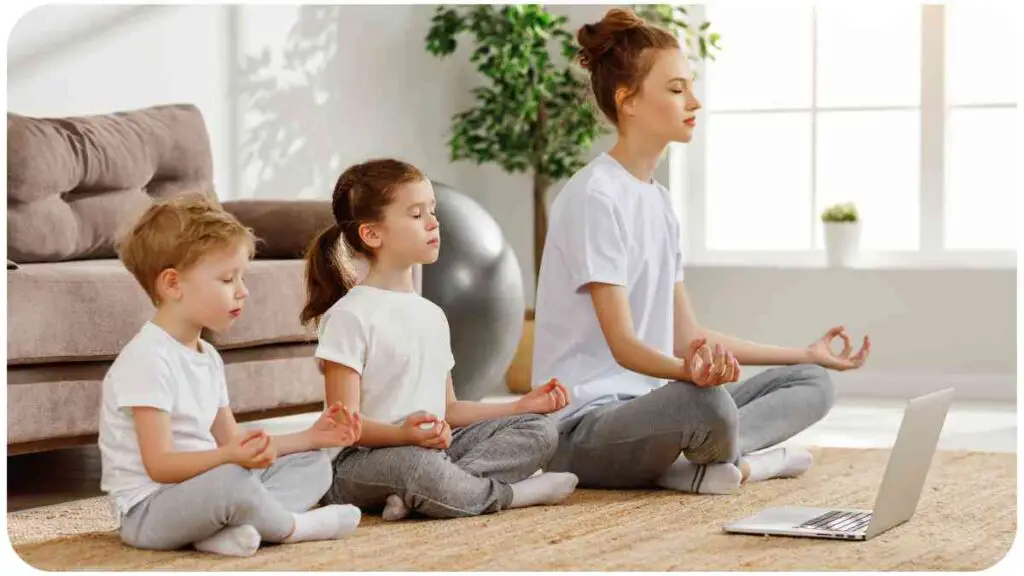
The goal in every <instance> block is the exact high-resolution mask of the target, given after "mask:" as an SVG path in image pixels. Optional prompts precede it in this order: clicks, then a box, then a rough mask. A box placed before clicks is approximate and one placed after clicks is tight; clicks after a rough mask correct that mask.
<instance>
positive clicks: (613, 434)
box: [548, 364, 835, 488]
mask: <svg viewBox="0 0 1024 576" xmlns="http://www.w3.org/2000/svg"><path fill="white" fill-rule="evenodd" d="M834 396H835V392H834V389H833V386H832V380H831V379H830V378H829V375H828V372H826V371H825V369H824V368H822V367H820V366H817V365H812V364H801V365H797V366H783V367H779V368H772V369H769V370H766V371H764V372H762V373H760V374H757V375H755V376H753V377H751V378H750V379H748V380H746V381H744V382H739V383H734V384H728V385H725V386H719V387H715V388H699V387H697V386H695V385H694V384H692V383H689V382H669V383H668V384H666V385H664V386H662V387H661V388H659V389H657V390H655V391H653V392H650V393H649V394H645V395H643V396H640V397H638V398H634V399H631V400H624V401H616V402H612V403H610V404H606V405H603V406H600V407H598V408H595V409H594V410H592V411H590V412H587V413H585V414H583V415H582V416H581V417H579V418H570V419H568V420H567V421H565V422H563V424H562V425H561V429H560V435H559V443H558V451H557V452H556V454H555V456H554V458H553V459H552V461H551V463H550V464H549V466H548V469H550V470H552V471H567V472H572V473H574V474H576V475H577V476H579V479H580V486H582V487H588V488H649V487H653V486H654V483H655V480H657V479H658V478H660V477H661V475H662V474H663V473H664V472H665V470H666V469H668V467H669V465H671V464H672V463H673V462H674V461H675V460H676V459H677V458H678V457H679V454H680V453H682V454H683V455H684V456H685V457H686V459H687V460H690V461H691V462H694V463H696V464H711V463H715V462H736V461H737V460H739V458H740V456H741V455H744V454H749V453H750V452H754V451H756V450H760V449H762V448H767V447H769V446H773V445H775V444H778V443H779V442H782V441H783V440H786V439H787V438H790V437H792V436H794V435H796V434H797V433H799V432H801V431H803V430H805V429H806V428H808V427H809V426H810V425H812V424H814V423H815V422H817V421H818V420H821V419H822V418H823V417H824V416H825V415H826V414H828V411H829V410H830V409H831V408H832V403H833V400H834Z"/></svg>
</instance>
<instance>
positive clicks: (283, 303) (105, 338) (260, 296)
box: [7, 260, 311, 365]
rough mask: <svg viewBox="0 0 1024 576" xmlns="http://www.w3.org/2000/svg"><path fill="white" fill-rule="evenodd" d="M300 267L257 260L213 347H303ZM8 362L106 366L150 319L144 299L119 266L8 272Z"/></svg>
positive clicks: (92, 263) (95, 263)
mask: <svg viewBox="0 0 1024 576" xmlns="http://www.w3.org/2000/svg"><path fill="white" fill-rule="evenodd" d="M303 266H304V263H303V261H302V260H256V261H253V262H252V265H251V267H250V268H249V271H248V272H247V273H246V286H247V287H248V289H249V298H248V300H247V302H246V307H245V313H244V314H242V317H241V318H239V320H238V321H237V322H236V323H235V325H234V326H233V327H232V329H231V330H230V331H229V332H226V333H224V334H220V335H215V334H207V335H205V337H207V338H208V339H210V340H211V342H213V343H214V344H215V345H217V346H218V347H219V348H239V347H246V346H254V345H259V344H270V343H281V342H306V341H309V340H310V339H311V334H310V333H309V332H308V331H307V330H305V329H304V328H303V327H302V325H301V324H300V323H299V312H300V311H301V309H302V305H303V303H304V302H305V297H306V295H305V284H304V282H305V280H304V278H303ZM7 294H8V300H7V303H8V304H7V306H8V312H7V363H8V365H13V364H37V363H45V362H63V361H91V360H109V359H112V358H114V357H115V356H117V353H118V351H120V350H121V348H122V347H123V346H124V345H125V344H126V343H127V342H128V341H129V340H130V339H131V338H132V337H133V336H134V335H135V333H136V332H137V331H138V330H139V327H140V326H142V324H143V323H144V322H145V321H146V320H148V319H149V318H151V317H152V315H153V312H154V309H153V305H152V304H151V303H150V301H149V298H148V297H147V296H146V294H145V292H143V290H142V288H141V287H140V286H139V284H138V283H137V282H136V281H135V278H134V277H132V275H131V274H130V273H129V272H128V271H127V270H126V269H125V268H124V266H123V265H122V264H121V262H120V261H119V260H83V261H78V262H60V263H46V264H23V265H21V266H19V268H18V270H13V271H10V272H8V273H7Z"/></svg>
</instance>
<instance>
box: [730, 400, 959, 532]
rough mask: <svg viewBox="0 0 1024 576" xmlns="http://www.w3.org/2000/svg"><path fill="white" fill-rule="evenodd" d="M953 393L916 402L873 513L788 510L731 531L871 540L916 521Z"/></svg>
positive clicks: (777, 510) (762, 515)
mask: <svg viewBox="0 0 1024 576" xmlns="http://www.w3.org/2000/svg"><path fill="white" fill-rule="evenodd" d="M952 401H953V389H952V388H950V389H947V390H942V391H940V392H935V393H932V394H928V395H927V396H921V397H919V398H914V399H913V400H911V401H910V402H909V404H908V405H907V408H906V410H905V411H904V413H903V423H902V424H901V425H900V431H899V434H898V435H897V437H896V444H895V445H894V446H893V448H892V453H891V454H890V455H889V462H888V464H887V465H886V468H885V475H884V476H883V477H882V486H881V488H880V489H879V490H878V496H877V497H876V498H875V506H874V509H873V510H853V509H831V508H810V507H804V506H786V507H780V508H767V509H765V510H762V511H761V512H760V513H758V514H756V515H754V516H751V517H749V518H745V519H743V520H739V521H737V522H733V523H731V524H728V525H726V526H725V528H724V529H725V531H726V532H730V533H734V534H756V535H758V536H764V535H772V536H797V537H804V538H829V539H836V540H868V539H870V538H874V537H875V536H878V535H879V534H881V533H882V532H885V531H887V530H889V529H891V528H894V527H896V526H899V525H900V524H903V523H904V522H906V521H907V520H910V518H911V516H913V515H914V511H915V510H916V509H917V502H918V500H919V499H920V497H921V490H922V488H924V481H925V478H926V477H927V476H928V469H929V468H930V467H931V463H932V458H933V457H934V456H935V448H936V446H937V445H938V443H939V433H940V432H942V426H943V424H944V423H945V421H946V414H947V412H949V406H950V404H951V403H952Z"/></svg>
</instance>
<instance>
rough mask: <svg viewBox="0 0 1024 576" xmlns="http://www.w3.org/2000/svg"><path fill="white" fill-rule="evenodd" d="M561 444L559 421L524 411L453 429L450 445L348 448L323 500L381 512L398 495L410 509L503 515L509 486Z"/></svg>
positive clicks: (435, 515)
mask: <svg viewBox="0 0 1024 576" xmlns="http://www.w3.org/2000/svg"><path fill="white" fill-rule="evenodd" d="M557 445H558V429H557V428H556V426H555V421H554V419H553V418H551V417H549V416H541V415H537V414H524V415H520V416H510V417H505V418H495V419H492V420H484V421H482V422H477V423H476V424H472V425H470V426H466V427H464V428H458V429H456V430H453V431H452V444H451V446H450V447H449V448H448V450H434V449H430V448H421V447H419V446H396V447H392V448H363V447H359V448H346V449H345V450H343V451H342V452H340V453H339V454H338V456H337V458H335V460H334V484H333V485H332V486H331V488H330V489H329V490H328V491H327V494H326V495H325V496H324V501H325V502H327V503H331V504H354V505H356V506H358V507H360V508H363V509H370V510H374V509H376V510H379V509H381V508H383V506H384V501H385V499H386V498H387V497H388V495H390V494H398V495H399V496H401V497H402V499H403V500H404V501H405V505H406V507H408V508H409V510H413V511H416V512H419V513H420V514H422V515H424V516H429V517H431V518H457V517H460V516H476V515H479V514H488V513H491V512H497V511H499V510H503V509H505V508H508V506H509V504H510V503H511V502H512V488H511V487H510V486H509V484H512V483H515V482H519V481H520V480H525V479H526V478H529V477H530V476H532V475H533V473H534V472H536V471H537V470H539V469H540V468H542V467H543V466H544V465H545V464H546V463H547V461H548V460H549V459H550V458H551V456H552V455H553V454H554V453H555V448H556V447H557Z"/></svg>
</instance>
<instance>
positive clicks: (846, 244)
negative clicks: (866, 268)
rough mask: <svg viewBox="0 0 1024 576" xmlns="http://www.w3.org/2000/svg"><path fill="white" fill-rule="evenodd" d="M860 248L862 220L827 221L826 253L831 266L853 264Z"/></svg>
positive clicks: (844, 266)
mask: <svg viewBox="0 0 1024 576" xmlns="http://www.w3.org/2000/svg"><path fill="white" fill-rule="evenodd" d="M859 249H860V222H825V253H826V256H827V257H828V265H829V266H836V267H841V268H846V267H850V266H852V265H853V264H854V263H855V262H856V260H857V252H858V250H859Z"/></svg>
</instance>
